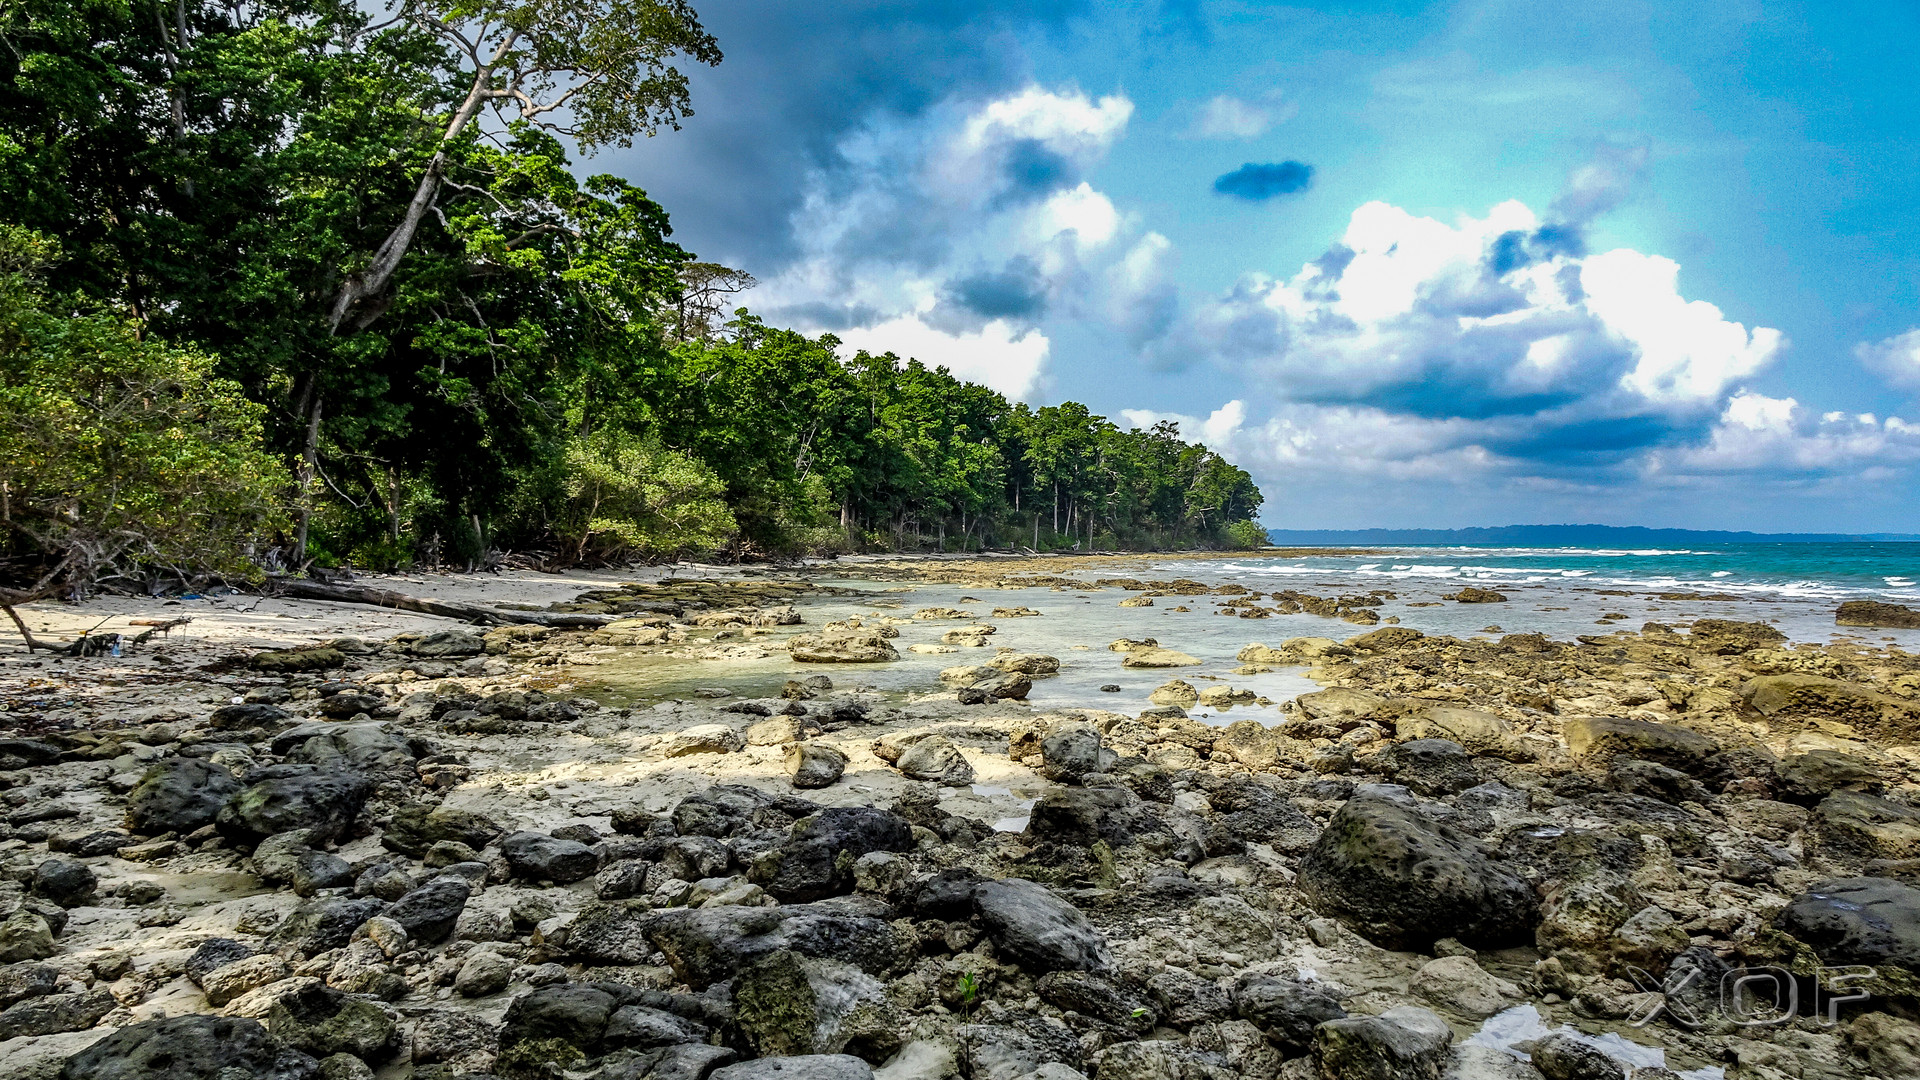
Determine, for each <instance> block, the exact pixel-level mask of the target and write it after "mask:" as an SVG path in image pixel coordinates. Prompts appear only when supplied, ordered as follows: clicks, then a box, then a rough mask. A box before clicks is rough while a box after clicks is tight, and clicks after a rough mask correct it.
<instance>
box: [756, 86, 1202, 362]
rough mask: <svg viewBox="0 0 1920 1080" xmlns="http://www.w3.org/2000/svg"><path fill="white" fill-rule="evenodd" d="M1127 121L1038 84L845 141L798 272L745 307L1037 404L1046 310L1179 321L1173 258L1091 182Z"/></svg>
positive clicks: (809, 224) (803, 226)
mask: <svg viewBox="0 0 1920 1080" xmlns="http://www.w3.org/2000/svg"><path fill="white" fill-rule="evenodd" d="M1132 115H1133V104H1132V102H1131V101H1129V100H1127V99H1126V98H1125V97H1122V96H1119V95H1109V96H1105V97H1100V98H1094V97H1091V96H1089V95H1087V94H1085V93H1083V92H1081V91H1079V90H1073V89H1049V88H1046V87H1040V86H1030V87H1027V88H1025V89H1023V90H1020V91H1018V92H1016V93H1012V94H1009V95H1006V96H1004V97H1001V98H997V99H994V100H990V101H984V102H960V101H948V102H946V103H943V104H942V105H941V106H939V107H937V108H934V109H932V110H930V111H929V112H928V113H927V114H926V115H925V116H923V117H921V118H919V119H918V120H916V121H914V122H912V123H905V124H901V123H888V122H885V121H884V120H880V119H876V120H874V121H873V122H871V123H870V124H868V125H867V126H866V127H865V128H863V129H861V130H860V131H859V132H857V133H855V134H854V135H852V136H849V137H848V138H847V139H845V140H844V141H843V143H842V144H841V146H840V148H839V150H840V154H839V156H840V159H841V163H842V165H843V166H844V167H843V168H842V169H840V170H838V171H834V172H831V173H829V172H825V171H823V172H821V173H819V174H818V175H816V176H815V177H814V178H813V182H812V184H811V187H810V193H809V196H808V199H807V202H806V205H805V206H804V208H803V209H802V210H801V211H800V212H799V213H798V214H797V215H796V216H795V218H794V220H793V222H792V228H793V234H794V236H795V238H796V239H797V240H798V241H799V242H800V244H801V245H802V248H803V250H804V254H803V256H802V257H801V258H800V259H798V260H796V261H794V262H793V263H791V264H790V265H789V266H788V267H787V269H786V270H784V271H783V272H782V273H780V274H779V275H777V276H775V277H774V278H773V279H772V280H769V281H767V282H765V283H764V284H763V285H762V286H760V287H759V288H758V289H756V290H755V293H754V295H753V296H752V297H751V301H750V302H751V303H752V304H753V306H755V307H756V308H758V309H760V310H763V311H765V312H767V313H768V316H769V318H771V319H774V320H778V321H781V322H785V323H788V324H791V325H795V326H796V328H798V329H801V330H803V331H809V332H814V331H822V330H831V331H833V332H834V333H836V334H838V335H839V336H840V338H841V339H842V340H843V341H845V342H846V343H847V344H849V345H851V346H854V347H856V348H859V347H864V348H868V349H870V350H872V351H875V352H881V351H887V350H891V351H893V352H895V353H897V354H899V355H901V356H902V357H916V358H918V359H920V360H922V361H924V362H926V363H929V364H945V365H947V366H948V367H950V368H952V369H953V370H954V371H955V373H956V374H960V375H962V376H964V377H969V378H977V379H979V380H980V381H982V382H984V383H986V384H988V385H990V386H993V387H995V388H996V389H1000V390H1002V391H1004V392H1007V393H1009V394H1012V395H1014V396H1022V395H1026V394H1029V393H1032V392H1033V391H1034V390H1035V389H1036V387H1038V386H1039V385H1040V384H1041V382H1042V380H1043V378H1044V374H1045V365H1046V361H1047V357H1048V352H1049V342H1048V338H1047V336H1046V334H1045V333H1044V332H1043V331H1042V330H1041V329H1040V327H1041V323H1042V322H1043V320H1044V319H1045V318H1046V317H1047V316H1048V314H1049V312H1052V311H1056V310H1059V311H1066V312H1068V313H1071V314H1077V315H1084V314H1087V313H1089V312H1094V313H1098V312H1104V311H1109V310H1114V309H1115V306H1116V304H1118V305H1119V306H1121V307H1127V306H1129V305H1132V306H1134V307H1137V308H1139V309H1140V310H1143V311H1157V312H1159V313H1160V314H1158V315H1157V316H1155V317H1154V318H1147V319H1145V324H1152V325H1162V326H1163V325H1164V324H1165V323H1166V322H1167V321H1168V320H1169V319H1170V318H1171V311H1172V305H1173V301H1172V300H1171V298H1170V297H1171V289H1172V285H1171V281H1170V278H1169V276H1168V274H1167V272H1166V269H1165V268H1166V267H1167V266H1169V265H1170V264H1171V252H1170V248H1171V245H1170V243H1169V242H1168V241H1167V240H1166V238H1165V237H1163V236H1159V235H1158V234H1145V235H1142V234H1141V231H1140V230H1139V228H1138V225H1137V224H1136V223H1135V222H1134V221H1133V220H1132V219H1130V218H1129V217H1128V216H1127V215H1124V214H1122V213H1121V212H1120V210H1119V209H1118V208H1116V207H1115V206H1114V204H1113V200H1112V199H1110V198H1109V197H1108V196H1107V195H1106V193H1104V192H1102V191H1100V190H1098V189H1097V188H1095V187H1094V186H1093V185H1092V184H1091V183H1090V182H1088V181H1087V180H1086V179H1084V178H1083V177H1084V174H1086V173H1087V172H1088V171H1089V170H1091V169H1092V168H1093V167H1095V166H1096V165H1098V164H1099V163H1100V161H1101V160H1102V159H1103V158H1104V157H1105V155H1106V154H1107V152H1108V151H1109V150H1110V149H1111V148H1112V146H1113V144H1114V143H1115V142H1116V141H1117V140H1119V139H1120V138H1121V137H1122V136H1123V135H1124V134H1125V132H1126V128H1127V124H1128V122H1129V120H1130V118H1131V117H1132ZM1110 293H1111V294H1112V295H1113V296H1115V297H1123V298H1125V299H1124V300H1113V299H1110V297H1109V294H1110ZM1155 319H1157V323H1156V322H1155ZM1121 321H1122V322H1123V323H1124V322H1125V320H1121Z"/></svg>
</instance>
